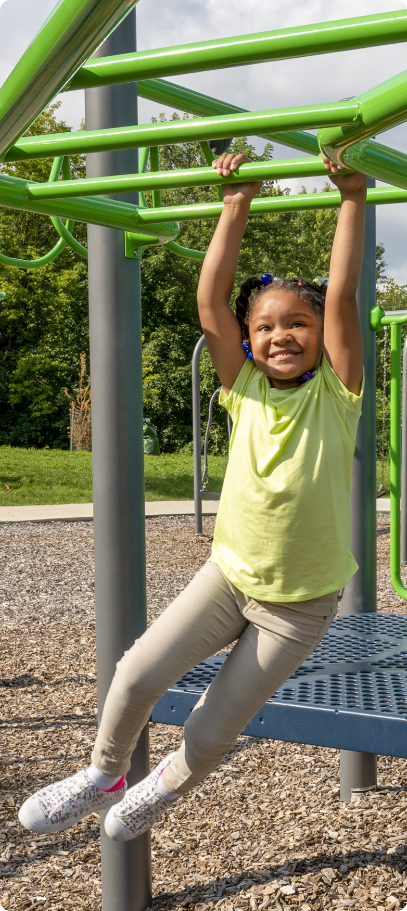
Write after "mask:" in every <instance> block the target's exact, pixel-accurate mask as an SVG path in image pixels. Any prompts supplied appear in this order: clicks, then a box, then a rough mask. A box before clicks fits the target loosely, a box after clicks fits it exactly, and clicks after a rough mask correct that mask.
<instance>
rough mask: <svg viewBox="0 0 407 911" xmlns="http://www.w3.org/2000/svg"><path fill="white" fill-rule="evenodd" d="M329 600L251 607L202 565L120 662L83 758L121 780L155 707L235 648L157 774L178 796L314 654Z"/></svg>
mask: <svg viewBox="0 0 407 911" xmlns="http://www.w3.org/2000/svg"><path fill="white" fill-rule="evenodd" d="M338 594H339V593H338V592H332V593H331V594H328V595H324V596H323V597H321V598H314V599H313V600H311V601H299V602H295V603H294V602H289V603H287V602H285V603H275V602H266V601H254V600H253V599H250V598H248V597H247V596H246V595H244V594H242V592H240V591H238V590H237V589H235V588H234V587H233V586H231V585H230V583H229V582H228V581H227V579H225V577H224V575H223V573H222V572H221V571H220V569H219V568H218V567H217V566H215V564H213V563H206V565H205V566H204V567H203V568H202V569H201V570H200V572H198V573H197V575H196V576H195V578H194V579H193V580H192V582H190V584H189V585H188V586H187V588H186V589H185V590H184V591H183V592H182V593H181V594H180V595H179V596H178V598H176V599H175V601H173V603H172V604H170V606H169V607H167V609H166V610H165V611H164V612H163V613H162V614H161V616H160V617H159V618H158V620H156V621H155V623H153V624H152V626H150V628H149V629H148V630H147V631H146V632H145V633H144V634H143V636H141V638H140V639H137V640H136V642H135V643H134V645H133V646H132V648H131V649H130V650H129V651H128V652H125V654H124V657H123V658H122V659H121V661H119V663H118V665H117V670H116V674H115V676H114V679H113V682H112V685H111V687H110V690H109V693H108V695H107V699H106V702H105V706H104V710H103V716H102V721H101V725H100V729H99V733H98V736H97V740H96V744H95V748H94V751H93V755H92V761H93V763H94V764H95V766H96V767H97V768H98V769H99V770H100V771H101V772H103V773H104V774H106V775H112V776H115V775H117V776H118V775H123V774H124V773H125V772H127V771H128V769H129V768H130V757H131V754H132V752H133V750H134V748H135V746H136V744H137V740H138V738H139V736H140V733H141V731H142V729H143V727H144V725H145V724H146V723H147V721H148V719H149V717H150V715H151V711H152V707H153V705H154V703H155V702H156V701H157V699H159V697H160V696H162V695H163V693H165V692H166V691H167V689H168V688H169V687H172V686H173V685H174V683H176V682H177V680H179V679H180V677H182V676H183V675H184V674H186V673H187V671H189V670H190V669H191V668H192V667H194V666H195V665H196V664H198V663H199V661H202V660H203V659H204V658H208V657H209V656H210V655H213V653H214V652H216V651H218V650H219V649H221V648H224V647H225V646H227V645H229V644H230V643H231V642H234V640H235V639H237V640H238V641H237V642H236V645H235V646H234V648H233V649H232V651H231V652H230V654H229V656H228V658H227V659H226V661H225V663H224V664H223V665H222V667H221V669H220V670H219V672H218V674H217V675H216V677H215V679H214V680H213V681H212V683H211V685H210V686H209V687H208V689H207V690H206V692H205V693H204V694H203V696H202V697H201V699H200V700H199V702H198V704H197V705H196V707H195V709H194V711H193V712H191V715H190V716H189V718H188V720H187V722H186V724H185V728H184V740H183V742H182V744H181V747H180V749H179V750H178V752H177V754H176V756H175V757H174V759H173V760H172V762H171V763H170V765H169V766H167V768H166V769H165V771H164V775H163V784H164V786H165V787H166V788H167V789H168V790H169V791H174V792H176V793H178V794H186V793H187V792H188V791H190V790H191V789H192V788H193V787H194V786H195V785H196V784H198V782H200V781H202V779H203V778H205V777H206V775H208V774H209V772H211V771H212V770H213V769H215V768H216V766H218V765H219V763H220V762H221V760H222V759H223V757H224V756H225V754H226V753H227V751H228V750H229V748H230V746H231V745H232V744H233V742H234V741H235V740H236V737H237V736H238V734H239V733H240V731H242V730H243V729H244V728H245V727H246V724H247V723H248V722H249V721H250V719H251V718H252V717H253V715H255V714H256V712H257V711H258V710H259V709H260V708H261V706H262V705H264V703H265V702H266V701H267V699H268V698H269V697H270V696H271V695H272V693H274V692H275V690H277V689H278V688H279V686H281V684H282V683H284V681H285V680H287V678H288V677H290V676H291V674H293V673H294V671H295V670H296V668H298V667H299V666H300V664H302V662H303V661H304V660H305V659H306V658H307V657H308V655H309V654H310V653H311V652H312V651H313V649H314V648H315V647H316V645H317V644H318V642H319V641H320V640H321V639H322V637H323V636H324V634H325V633H326V631H327V629H328V627H329V624H330V623H331V621H332V619H333V618H334V616H335V614H336V611H337V606H338Z"/></svg>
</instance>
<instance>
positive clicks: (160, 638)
mask: <svg viewBox="0 0 407 911" xmlns="http://www.w3.org/2000/svg"><path fill="white" fill-rule="evenodd" d="M237 599H240V600H241V604H240V607H243V605H244V604H245V603H246V601H247V599H246V598H245V597H244V595H241V594H240V593H237V592H236V596H234V595H233V593H232V590H231V588H230V586H229V584H228V583H227V581H226V579H225V577H224V576H223V574H222V573H221V571H220V570H219V569H218V567H217V566H215V565H214V564H213V563H207V564H206V565H205V566H204V567H203V568H202V569H201V570H200V572H198V574H197V575H196V576H195V578H194V579H193V580H192V582H190V584H189V585H188V586H187V588H186V589H185V590H184V591H183V592H182V593H181V594H180V595H179V596H178V598H176V599H175V601H173V602H172V604H171V605H170V606H169V607H168V608H167V609H166V610H165V611H164V612H163V613H162V614H161V616H160V617H159V618H158V619H157V620H156V621H155V623H153V624H152V626H150V627H149V629H148V630H147V631H146V632H145V633H144V634H143V635H142V636H141V637H140V639H137V640H136V642H135V643H134V645H133V646H132V648H131V649H130V650H129V651H128V652H126V653H125V655H124V657H123V658H122V659H121V661H119V663H118V665H117V669H116V673H115V676H114V678H113V681H112V684H111V687H110V690H109V693H108V695H107V698H106V702H105V705H104V709H103V715H102V720H101V724H100V728H99V732H98V735H97V739H96V743H95V747H94V751H93V754H92V761H93V763H94V765H95V766H96V767H97V769H99V771H100V772H102V773H104V774H106V775H109V776H117V777H119V776H121V775H123V774H124V773H125V772H127V771H128V769H129V768H130V757H131V754H132V752H133V750H134V748H135V746H136V743H137V740H138V738H139V736H140V732H141V731H142V729H143V727H144V725H145V724H146V723H147V721H148V719H149V717H150V715H151V711H152V708H153V706H154V703H155V702H156V701H157V699H159V697H160V696H162V695H163V694H164V693H165V692H166V691H167V690H168V689H169V688H170V687H171V686H173V685H174V683H176V682H177V680H179V679H180V677H182V676H183V675H184V674H186V673H187V671H189V670H190V669H191V668H192V667H194V666H195V664H198V663H199V661H202V660H203V659H204V658H207V657H209V656H210V655H212V654H213V652H214V651H217V650H219V649H220V648H223V647H224V646H226V645H228V644H229V643H230V642H233V641H234V639H236V638H237V637H238V636H239V635H240V634H241V633H242V630H243V629H244V628H245V626H246V625H247V620H246V619H245V618H244V617H243V615H242V612H241V610H239V605H238V603H237Z"/></svg>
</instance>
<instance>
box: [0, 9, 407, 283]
mask: <svg viewBox="0 0 407 911" xmlns="http://www.w3.org/2000/svg"><path fill="white" fill-rule="evenodd" d="M55 3H56V0H5V2H4V0H3V2H2V0H0V37H2V38H3V40H2V53H1V57H0V85H1V84H2V83H3V82H4V80H5V79H6V77H7V76H8V74H9V73H10V72H11V70H12V68H13V67H14V66H15V64H16V63H17V61H18V60H19V58H20V57H21V55H22V54H23V52H24V51H25V49H26V48H27V47H28V46H29V43H30V41H32V39H33V38H34V36H35V34H36V32H37V31H38V29H39V28H40V27H41V25H42V23H43V22H44V21H45V19H46V17H47V16H49V14H50V13H51V11H52V9H53V7H54V6H55ZM405 6H406V4H405V3H404V2H402V0H342V3H341V4H340V5H339V6H338V4H337V3H336V2H335V3H334V2H333V0H236V2H235V3H234V5H233V15H231V14H230V6H228V5H227V4H223V5H222V4H219V2H218V0H171V3H168V2H167V0H140V3H139V4H138V5H137V32H138V47H139V49H147V48H154V47H164V46H171V45H176V44H179V43H180V42H182V43H190V42H194V41H200V40H204V39H211V38H222V37H225V36H229V35H239V34H240V35H242V34H247V33H249V32H261V31H266V30H271V29H279V28H289V27H293V26H297V25H301V24H307V23H315V22H324V21H332V20H335V19H346V18H352V17H355V16H364V15H369V14H370V15H372V14H374V13H381V12H387V11H391V10H394V9H403V8H405ZM4 36H7V40H4ZM405 67H406V64H405V45H403V44H400V45H397V44H395V45H390V46H388V47H378V48H366V49H362V50H357V51H346V52H342V53H335V54H327V55H322V56H319V57H307V58H301V59H298V60H282V61H279V62H275V63H264V64H259V65H256V66H246V67H237V68H233V69H225V70H216V71H212V72H207V73H192V74H190V75H186V76H178V77H173V79H172V81H174V82H177V83H179V84H180V85H185V86H188V87H189V88H192V89H196V90H197V91H199V92H204V93H206V94H208V95H213V96H215V97H218V98H221V99H225V100H226V101H230V102H232V103H234V104H237V105H240V106H242V107H246V108H248V109H249V110H253V111H255V110H268V109H273V108H285V107H290V106H293V105H300V104H301V105H306V104H312V103H322V102H326V101H335V100H337V99H338V98H344V97H346V96H349V95H356V94H358V93H359V92H363V91H366V90H367V89H369V88H371V87H373V86H374V85H377V84H378V83H380V82H383V81H384V80H386V79H389V78H390V77H391V76H394V75H396V74H397V73H400V72H402V71H403V70H405ZM60 98H61V99H62V107H61V116H62V117H63V119H64V120H65V121H66V122H67V123H69V124H70V125H71V126H73V127H74V129H77V128H78V127H79V123H80V120H81V118H82V117H83V115H84V103H83V93H82V92H72V93H67V94H66V95H61V96H60ZM161 110H164V111H165V112H166V113H167V114H168V115H169V114H170V113H171V112H170V111H169V110H168V109H167V110H166V109H165V108H164V107H163V106H162V105H160V106H158V105H154V104H152V103H150V102H146V101H144V100H143V99H140V105H139V111H140V113H139V120H140V123H147V122H148V121H149V120H150V118H151V116H152V114H155V115H157V114H158V113H159V112H160V111H161ZM383 142H385V143H388V144H389V145H394V146H395V147H396V148H399V149H401V150H403V151H405V150H407V124H404V125H402V126H400V127H397V129H396V130H392V131H390V132H389V133H387V134H385V136H384V137H383ZM297 154H298V153H296V152H294V151H293V150H289V149H286V148H285V147H283V146H277V145H276V146H275V157H276V158H282V157H293V156H295V155H297ZM315 183H316V182H315V181H311V182H308V183H307V184H306V185H307V186H308V185H309V188H310V189H312V187H313V185H314V184H315ZM377 225H378V229H377V233H378V238H379V240H381V241H382V242H383V243H384V244H385V247H386V261H387V263H388V272H389V274H392V275H394V276H396V275H397V280H398V281H401V280H403V281H405V282H407V259H406V257H405V251H404V246H405V245H404V243H403V238H404V237H405V236H406V229H407V206H400V205H397V206H381V207H378V209H377Z"/></svg>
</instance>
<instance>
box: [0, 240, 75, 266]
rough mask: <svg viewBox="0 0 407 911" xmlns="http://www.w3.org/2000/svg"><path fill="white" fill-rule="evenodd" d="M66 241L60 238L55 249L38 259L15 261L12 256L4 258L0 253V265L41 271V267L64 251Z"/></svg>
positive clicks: (3, 254)
mask: <svg viewBox="0 0 407 911" xmlns="http://www.w3.org/2000/svg"><path fill="white" fill-rule="evenodd" d="M65 247H66V241H65V240H63V238H62V237H61V238H60V240H59V241H58V243H57V244H55V247H53V248H52V250H50V251H49V253H46V254H45V256H40V258H39V259H17V258H16V257H13V256H6V255H5V253H0V263H1V264H2V265H3V266H15V267H16V268H17V269H41V268H42V266H46V265H47V263H51V262H52V261H53V260H54V259H56V257H57V256H59V254H60V253H62V251H63V250H65Z"/></svg>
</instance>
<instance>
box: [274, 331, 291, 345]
mask: <svg viewBox="0 0 407 911" xmlns="http://www.w3.org/2000/svg"><path fill="white" fill-rule="evenodd" d="M290 338H291V335H290V333H289V332H288V330H287V329H275V330H274V332H273V335H272V336H271V342H272V344H273V345H280V346H283V345H285V344H286V342H287V341H288V339H290Z"/></svg>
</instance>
